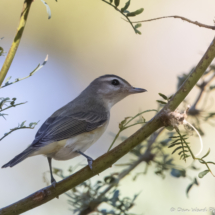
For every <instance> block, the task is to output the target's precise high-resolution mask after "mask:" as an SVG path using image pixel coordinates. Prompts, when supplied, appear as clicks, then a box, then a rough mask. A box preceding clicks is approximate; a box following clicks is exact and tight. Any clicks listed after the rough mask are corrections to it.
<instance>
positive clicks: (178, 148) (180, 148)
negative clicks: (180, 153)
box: [172, 146, 182, 154]
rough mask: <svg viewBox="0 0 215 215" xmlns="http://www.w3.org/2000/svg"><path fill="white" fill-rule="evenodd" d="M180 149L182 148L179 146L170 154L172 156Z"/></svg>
mask: <svg viewBox="0 0 215 215" xmlns="http://www.w3.org/2000/svg"><path fill="white" fill-rule="evenodd" d="M181 148H182V146H179V147H177V148H175V150H174V151H173V152H172V154H174V153H175V152H176V151H177V150H179V149H181Z"/></svg>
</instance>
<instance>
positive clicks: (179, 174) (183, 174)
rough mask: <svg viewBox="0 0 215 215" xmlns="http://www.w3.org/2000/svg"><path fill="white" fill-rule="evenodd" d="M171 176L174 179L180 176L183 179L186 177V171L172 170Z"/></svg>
mask: <svg viewBox="0 0 215 215" xmlns="http://www.w3.org/2000/svg"><path fill="white" fill-rule="evenodd" d="M171 175H172V176H174V177H176V178H179V177H181V176H182V177H185V176H186V171H185V170H179V169H175V168H172V171H171Z"/></svg>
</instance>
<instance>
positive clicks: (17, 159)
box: [2, 147, 35, 168]
mask: <svg viewBox="0 0 215 215" xmlns="http://www.w3.org/2000/svg"><path fill="white" fill-rule="evenodd" d="M32 152H35V148H33V147H28V148H27V149H25V150H24V151H23V152H22V153H20V154H18V155H17V156H16V157H15V158H13V159H12V160H11V161H9V162H8V163H6V164H5V165H4V166H2V168H6V167H13V166H15V165H16V164H18V163H20V162H21V161H23V160H24V159H26V158H27V157H29V155H30V154H31V153H32Z"/></svg>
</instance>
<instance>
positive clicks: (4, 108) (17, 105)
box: [0, 102, 27, 112]
mask: <svg viewBox="0 0 215 215" xmlns="http://www.w3.org/2000/svg"><path fill="white" fill-rule="evenodd" d="M25 103H27V102H23V103H18V104H15V105H11V106H8V107H6V108H4V109H1V110H0V112H2V111H5V110H7V109H9V108H12V107H16V106H18V105H23V104H25Z"/></svg>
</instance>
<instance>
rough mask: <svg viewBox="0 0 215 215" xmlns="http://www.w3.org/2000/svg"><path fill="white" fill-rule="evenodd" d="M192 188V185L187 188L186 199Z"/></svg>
mask: <svg viewBox="0 0 215 215" xmlns="http://www.w3.org/2000/svg"><path fill="white" fill-rule="evenodd" d="M192 186H193V183H192V184H190V185H189V186H188V187H187V190H186V193H187V197H188V193H189V191H190V189H191V188H192Z"/></svg>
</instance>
